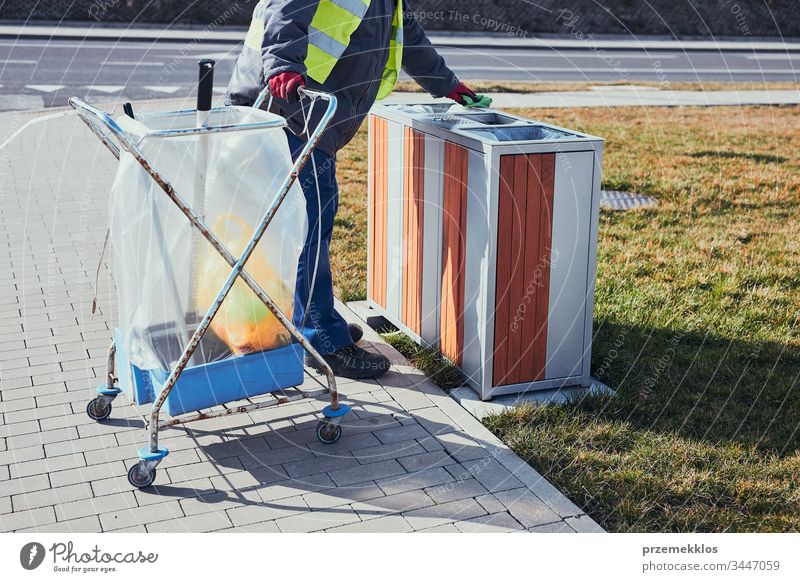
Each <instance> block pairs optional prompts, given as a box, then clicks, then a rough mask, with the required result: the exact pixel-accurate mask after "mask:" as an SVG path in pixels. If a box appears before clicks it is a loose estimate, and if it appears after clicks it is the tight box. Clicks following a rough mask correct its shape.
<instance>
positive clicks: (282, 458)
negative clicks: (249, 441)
mask: <svg viewBox="0 0 800 582" xmlns="http://www.w3.org/2000/svg"><path fill="white" fill-rule="evenodd" d="M313 458H314V453H313V451H311V450H309V449H307V448H305V447H282V448H280V449H275V450H272V449H270V450H268V451H261V452H258V453H251V454H247V455H242V456H241V457H239V459H240V461H241V463H242V465H243V466H244V468H245V469H255V468H259V467H271V466H274V465H282V464H284V463H291V462H294V461H302V460H303V459H313Z"/></svg>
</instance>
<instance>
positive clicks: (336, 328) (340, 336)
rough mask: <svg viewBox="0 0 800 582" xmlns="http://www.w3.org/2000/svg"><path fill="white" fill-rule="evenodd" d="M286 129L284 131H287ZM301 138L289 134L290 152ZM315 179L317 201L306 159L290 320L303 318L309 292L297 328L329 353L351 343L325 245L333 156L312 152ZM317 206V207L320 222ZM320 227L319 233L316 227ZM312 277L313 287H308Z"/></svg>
mask: <svg viewBox="0 0 800 582" xmlns="http://www.w3.org/2000/svg"><path fill="white" fill-rule="evenodd" d="M288 133H289V132H287V134H288ZM303 145H304V142H302V141H301V140H299V139H298V138H297V137H295V136H294V135H291V134H289V147H290V149H291V152H292V156H293V157H295V156H297V155H298V154H299V153H300V151H301V150H302V147H303ZM313 155H314V161H315V162H316V169H317V179H318V181H319V200H320V202H321V203H322V205H321V207H320V206H318V204H317V182H316V181H315V179H314V165H313V164H312V163H311V160H310V159H309V161H308V163H307V164H306V165H305V167H304V168H303V170H302V171H301V172H300V175H299V177H298V181H299V182H300V185H301V187H302V188H303V193H304V194H305V197H306V208H307V214H308V236H307V238H306V244H305V246H304V247H303V253H302V255H301V256H300V264H299V265H298V269H297V286H296V288H295V295H294V323H295V325H297V326H300V324H301V323H302V322H303V315H304V310H305V307H306V304H307V302H308V296H309V293H311V305H310V308H309V311H308V316H307V317H306V318H305V325H304V327H303V329H302V330H301V331H302V332H303V335H304V336H305V337H306V338H307V339H308V340H309V341H310V342H311V344H312V345H313V346H314V347H315V348H316V350H317V351H318V352H319V353H320V354H331V353H333V352H336V351H338V350H340V349H342V348H343V347H345V346H348V345H350V344H351V343H353V340H352V338H351V337H350V332H349V331H348V329H347V322H346V321H345V320H344V319H343V318H342V316H341V315H339V314H338V313H337V312H336V310H335V309H334V304H333V280H332V278H331V263H330V255H329V248H330V242H331V235H332V234H333V219H334V217H335V216H336V210H337V209H338V206H339V190H338V186H337V184H336V160H335V159H334V158H332V157H331V156H329V155H327V154H325V153H323V152H321V151H315V152H314V154H313ZM318 208H321V210H322V212H321V222H318V221H319V219H320V213H319V211H318ZM319 228H321V229H322V233H321V236H320V233H319V231H318V229H319ZM318 239H321V240H320V244H319V262H318V264H317V274H316V278H314V264H315V261H316V259H317V241H318ZM312 279H313V290H312V287H311V285H312Z"/></svg>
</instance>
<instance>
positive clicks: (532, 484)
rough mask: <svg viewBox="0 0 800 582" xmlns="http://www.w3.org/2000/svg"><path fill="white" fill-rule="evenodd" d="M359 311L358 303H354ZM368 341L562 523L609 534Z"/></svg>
mask: <svg viewBox="0 0 800 582" xmlns="http://www.w3.org/2000/svg"><path fill="white" fill-rule="evenodd" d="M352 303H354V304H355V305H354V307H356V309H358V303H360V302H352ZM336 308H337V311H339V313H340V314H341V315H342V316H343V317H344V318H345V319H346V320H348V321H350V322H354V321H355V322H359V323H363V321H362V320H361V319H360V317H359V316H358V315H357V314H356V311H354V310H353V309H351V308H350V304H349V303H348V304H347V305H343V304H341V303H339V302H338V300H337V307H336ZM364 338H365V339H366V340H367V341H370V342H372V343H373V344H376V345H380V350H381V352H382V353H384V354H385V355H386V356H387V357H389V359H390V360H391V362H392V364H393V366H396V367H399V368H400V369H401V370H402V372H403V373H404V374H406V375H407V376H409V377H416V378H417V379H416V380H415V381H414V387H415V388H417V389H418V390H420V391H422V392H423V393H424V394H425V395H426V396H427V397H428V398H430V399H431V401H433V403H434V404H435V405H436V406H437V407H439V409H440V410H442V412H444V413H445V414H446V415H447V416H448V417H449V418H450V419H452V420H453V422H455V423H456V424H457V425H459V426H461V428H462V429H463V430H464V431H465V432H467V433H468V434H469V436H471V437H473V438H475V439H476V440H478V441H479V442H480V443H481V444H482V445H483V446H484V447H485V448H486V450H487V451H488V452H489V454H490V456H491V457H492V458H493V459H494V460H495V461H497V462H498V463H499V464H500V465H502V466H503V467H504V468H505V469H507V470H508V471H509V472H510V473H511V474H512V475H513V476H514V477H516V478H517V479H519V480H520V481H521V482H522V483H523V484H525V486H526V487H527V488H528V489H529V490H530V491H531V493H533V494H534V495H536V497H538V498H539V499H541V500H542V501H543V502H544V503H545V505H547V506H548V507H549V508H550V509H552V510H553V511H555V512H556V513H557V514H558V515H559V516H561V518H562V519H565V520H567V519H568V520H570V521H569V524H570V526H571V527H572V528H573V529H575V530H576V531H577V532H578V533H602V532H605V530H604V529H603V528H602V527H600V525H599V524H597V522H595V521H594V520H593V519H592V518H591V517H589V516H588V515H587V514H586V512H584V511H583V510H582V509H581V508H580V507H578V506H577V505H575V504H574V503H573V502H572V501H570V500H569V499H567V497H566V496H565V495H564V494H563V493H561V491H559V490H558V489H557V488H556V487H555V486H554V485H552V484H551V483H550V482H549V481H548V480H547V479H545V478H544V477H543V476H542V475H540V474H539V473H538V472H537V471H536V470H534V469H533V467H531V466H530V465H528V463H526V462H525V461H524V460H523V459H521V458H520V457H518V456H517V454H516V453H514V451H512V450H511V449H510V448H509V447H508V446H506V445H505V443H503V442H502V441H501V440H500V439H498V438H497V437H496V436H495V435H494V434H493V433H492V432H491V431H490V430H489V429H487V428H486V427H485V426H483V424H482V423H481V422H480V421H479V420H478V419H477V418H475V416H473V414H472V413H471V412H470V411H469V410H467V409H466V408H463V407H462V406H461V405H460V404H459V403H458V402H457V401H456V400H454V399H453V398H451V397H450V396H449V395H448V394H447V393H446V392H445V391H444V390H442V389H441V388H439V387H438V386H436V385H435V384H434V383H433V382H432V381H431V380H430V379H428V378H427V377H426V376H424V375H423V374H422V372H420V371H419V370H417V369H416V368H415V367H414V366H413V365H411V363H410V362H409V361H408V360H406V358H405V357H404V356H403V355H402V354H401V353H400V352H398V351H397V350H395V349H394V348H393V347H392V346H390V345H389V344H388V343H386V341H385V340H384V339H383V338H382V337H381V336H380V335H378V333H377V332H375V331H374V330H373V329H371V328H369V327H366V328H365V329H364Z"/></svg>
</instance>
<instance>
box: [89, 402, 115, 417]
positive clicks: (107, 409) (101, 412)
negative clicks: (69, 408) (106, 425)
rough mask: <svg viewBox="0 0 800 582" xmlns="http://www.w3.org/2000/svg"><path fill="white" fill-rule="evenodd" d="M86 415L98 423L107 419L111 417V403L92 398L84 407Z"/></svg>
mask: <svg viewBox="0 0 800 582" xmlns="http://www.w3.org/2000/svg"><path fill="white" fill-rule="evenodd" d="M86 414H88V415H89V418H91V419H92V420H96V421H98V422H99V421H101V420H105V419H107V418H108V417H109V416H111V401H109V400H107V399H105V398H92V399H91V400H90V401H89V404H87V405H86Z"/></svg>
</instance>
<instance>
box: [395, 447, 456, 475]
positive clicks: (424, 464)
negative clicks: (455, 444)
mask: <svg viewBox="0 0 800 582" xmlns="http://www.w3.org/2000/svg"><path fill="white" fill-rule="evenodd" d="M397 461H398V462H399V463H400V464H401V465H402V466H403V468H404V469H405V470H406V471H408V472H409V473H412V472H414V471H423V470H425V469H432V468H433V467H442V466H445V465H451V464H453V459H452V458H450V455H448V454H447V453H446V452H445V451H433V452H432V453H422V454H419V455H412V456H409V457H402V458H399V459H397Z"/></svg>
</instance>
